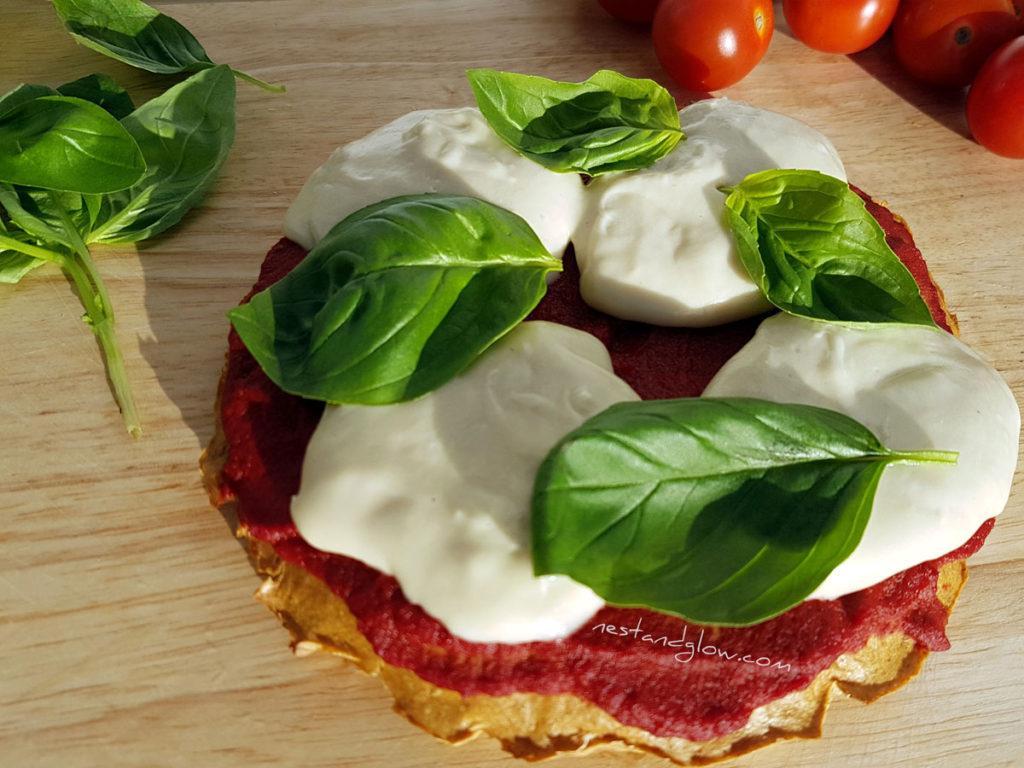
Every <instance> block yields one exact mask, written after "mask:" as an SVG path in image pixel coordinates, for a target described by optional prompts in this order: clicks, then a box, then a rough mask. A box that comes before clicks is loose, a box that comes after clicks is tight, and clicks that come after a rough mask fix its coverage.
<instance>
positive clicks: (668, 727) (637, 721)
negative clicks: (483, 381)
mask: <svg viewBox="0 0 1024 768" xmlns="http://www.w3.org/2000/svg"><path fill="white" fill-rule="evenodd" d="M868 204H869V208H870V210H871V211H872V213H873V214H874V215H875V217H876V218H877V219H878V220H879V221H880V223H881V224H882V226H883V228H884V229H885V230H886V233H887V235H888V237H889V243H890V246H891V247H892V248H893V250H895V251H896V253H897V254H898V255H899V256H900V258H901V259H902V260H903V261H904V263H905V264H906V265H907V266H908V268H909V269H910V271H911V272H912V273H913V274H914V276H915V277H916V278H917V280H918V282H919V283H920V284H921V286H922V291H923V293H924V296H925V299H926V301H927V302H928V304H929V306H931V308H932V312H933V313H934V314H935V316H936V317H937V318H938V319H939V321H940V323H941V324H942V325H943V326H945V327H947V330H948V325H947V324H946V321H945V319H944V315H943V312H942V308H941V298H940V295H939V293H938V291H937V289H936V288H935V287H934V285H933V284H932V282H931V280H930V278H929V276H928V272H927V268H926V266H925V263H924V261H923V260H922V258H921V254H920V252H919V251H918V250H917V248H916V247H915V246H914V245H913V242H912V240H911V237H910V233H909V232H908V231H907V229H906V227H905V226H904V225H903V224H902V223H901V222H900V221H899V220H897V219H895V218H894V217H893V216H892V214H891V213H889V211H888V210H887V209H885V208H882V207H879V206H876V205H874V204H873V203H871V202H870V201H869V203H868ZM304 255H305V251H304V250H303V249H302V248H300V247H299V246H297V245H296V244H294V243H293V242H291V241H289V240H287V239H283V240H281V241H280V242H279V243H277V244H276V245H275V246H274V247H273V248H272V249H271V251H270V253H269V254H268V255H267V259H266V261H265V262H264V265H263V269H262V271H261V274H260V278H259V281H258V282H257V284H256V286H255V287H254V288H253V291H254V292H255V291H258V290H262V289H263V288H264V287H266V286H268V285H270V284H271V283H273V282H275V281H276V280H278V279H280V278H281V277H282V276H283V275H285V274H286V273H287V272H288V271H289V270H290V269H291V268H292V267H293V266H294V265H295V264H297V263H298V262H299V261H300V260H301V259H302V257H303V256H304ZM577 280H578V272H577V270H576V265H575V260H574V257H573V256H572V253H571V251H570V253H568V254H567V255H566V263H565V272H564V274H563V275H562V276H561V277H560V278H559V280H558V281H556V282H555V283H554V284H553V285H552V286H551V289H550V290H549V292H548V295H547V296H546V297H545V299H544V300H543V302H542V303H541V305H540V306H538V308H537V309H536V310H535V312H534V313H533V315H532V316H531V317H532V318H536V319H545V320H554V321H557V322H562V323H565V324H567V325H571V326H574V327H577V328H582V329H583V330H587V331H590V332H591V333H593V334H594V335H596V336H597V337H598V338H600V339H601V341H603V342H604V343H605V344H606V345H607V346H608V348H609V350H610V352H611V354H612V358H613V362H614V365H615V368H616V371H617V372H618V374H619V375H620V376H622V377H623V378H625V379H626V380H627V381H628V382H629V383H630V384H631V385H632V386H633V387H634V389H636V390H637V391H638V392H639V393H640V394H641V396H643V397H645V398H662V397H680V396H694V395H697V394H699V393H700V392H701V391H702V390H703V388H704V386H705V385H706V384H707V382H708V381H709V380H710V378H711V376H712V375H713V374H714V373H715V372H716V371H717V370H718V368H719V367H720V366H721V365H722V364H723V363H724V362H725V360H726V359H728V358H729V357H730V356H731V355H732V354H733V353H734V352H735V351H736V350H738V349H739V348H740V347H741V346H742V345H743V344H744V343H745V342H746V341H747V340H748V339H749V338H750V337H751V335H752V334H753V332H754V329H755V328H756V327H757V324H758V322H759V321H760V319H759V318H755V319H751V320H748V321H743V322H738V323H732V324H729V325H725V326H721V327H717V328H707V329H696V330H694V329H668V328H657V327H653V326H648V325H644V324H641V323H631V322H625V321H621V320H617V319H615V318H611V317H609V316H607V315H604V314H602V313H600V312H596V311H595V310H593V309H590V308H589V307H587V306H586V305H585V304H583V302H582V301H581V300H580V298H579V291H578V288H577ZM229 345H230V346H229V354H228V364H227V370H226V374H225V380H224V384H223V389H222V412H221V417H222V421H223V424H224V429H225V432H226V435H227V439H228V442H229V445H230V458H229V460H228V463H227V465H226V466H225V468H224V472H223V476H222V482H223V487H222V495H223V496H224V498H236V499H237V500H238V516H239V521H240V522H241V523H242V524H244V525H245V526H247V528H248V530H249V532H250V535H252V536H254V537H255V538H257V539H261V540H263V541H266V542H269V543H270V544H272V545H273V546H274V548H275V550H276V552H277V554H278V556H279V557H281V558H282V559H283V560H285V561H287V562H289V563H292V564H294V565H296V566H299V567H301V568H303V569H305V570H306V571H308V572H310V573H312V574H313V575H315V576H316V577H317V578H319V579H321V580H322V581H324V582H325V583H326V584H327V585H328V586H329V587H330V589H331V590H332V591H333V592H334V593H335V594H336V595H338V596H339V597H340V598H342V599H343V600H344V601H345V602H346V603H347V604H348V606H349V608H350V609H351V611H352V613H353V614H354V615H355V616H356V618H357V620H358V623H359V629H360V631H361V632H362V633H363V634H364V635H365V636H366V637H367V638H368V640H369V641H370V643H371V644H372V645H373V647H374V648H375V649H376V651H377V653H378V654H379V655H380V656H381V657H382V658H383V659H384V660H385V661H387V662H388V663H389V664H392V665H395V666H399V667H404V668H407V669H410V670H412V671H414V672H415V673H416V674H417V675H419V676H420V677H422V678H423V679H425V680H427V681H429V682H431V683H433V684H435V685H438V686H441V687H444V688H449V689H453V690H455V691H458V692H460V693H462V694H463V695H467V696H471V695H474V694H489V695H503V694H509V693H514V692H534V693H540V694H557V693H572V694H575V695H577V696H579V697H580V698H583V699H586V700H589V701H591V702H593V703H594V704H596V705H597V706H599V707H601V708H602V709H604V710H605V711H607V712H609V713H610V714H611V715H613V716H614V717H615V718H617V719H618V720H619V721H620V722H622V723H624V724H627V725H633V726H637V727H640V728H643V729H645V730H647V731H649V732H651V733H653V734H657V735H660V736H678V737H683V738H687V739H691V740H706V739H710V738H714V737H716V736H721V735H723V734H726V733H728V732H730V731H733V730H735V729H737V728H739V727H741V726H743V725H744V724H745V723H746V721H747V719H748V717H749V715H750V713H751V711H752V710H754V709H755V708H756V707H758V706H760V705H762V704H765V703H767V702H770V701H772V700H774V699H777V698H779V697H781V696H784V695H786V694H787V693H790V692H792V691H794V690H797V689H801V688H803V687H805V686H807V685H808V684H809V683H810V682H811V680H813V679H814V677H815V676H816V675H817V674H818V673H819V672H820V671H822V670H823V669H826V668H828V667H829V666H831V664H832V663H833V662H834V661H835V659H836V658H837V657H838V656H840V655H841V654H843V653H847V652H852V651H856V650H859V649H860V648H861V647H863V645H864V644H865V643H866V642H867V640H868V638H869V637H870V636H872V635H885V634H890V633H893V632H903V633H905V634H907V635H909V636H910V637H912V638H913V639H914V640H915V641H916V642H917V643H918V644H919V645H920V646H922V647H924V648H927V649H929V650H933V651H937V650H944V649H946V648H948V647H949V641H948V640H947V639H946V635H945V625H946V619H947V614H946V611H945V609H944V608H943V606H942V605H941V604H940V603H939V601H938V599H937V598H936V596H935V589H936V578H937V574H938V570H939V567H940V566H941V565H942V564H943V563H945V562H948V561H951V560H957V559H962V558H964V557H967V556H968V555H970V554H972V553H973V552H975V551H976V550H977V549H978V548H980V547H981V545H982V543H983V542H984V539H985V536H986V535H987V534H988V532H989V530H990V529H991V526H992V521H988V522H987V523H986V524H985V525H983V526H982V528H981V529H980V530H979V531H978V533H977V534H975V536H974V537H973V538H972V539H971V540H970V541H968V542H967V543H966V544H964V545H963V546H962V547H961V548H960V549H958V550H956V551H955V552H951V553H950V554H948V555H946V556H945V557H943V558H940V559H938V560H935V561H931V562H927V563H923V564H921V565H918V566H915V567H913V568H910V569H909V570H906V571H903V572H902V573H899V574H897V575H895V576H893V577H892V578H890V579H887V580H886V581H884V582H882V583H881V584H878V585H876V586H874V587H871V588H870V589H866V590H863V591H861V592H857V593H855V594H851V595H847V596H846V597H843V598H841V599H839V600H832V601H822V600H811V601H807V602H805V603H803V604H802V605H800V606H797V607H796V608H794V609H792V610H790V611H788V612H786V613H785V614H783V615H781V616H778V617H776V618H774V619H771V620H769V621H766V622H763V623H761V624H758V625H756V626H752V627H742V628H717V629H716V628H712V627H702V626H699V625H696V624H691V623H689V622H686V621H684V620H682V619H679V618H676V617H672V616H667V615H664V614H659V613H655V612H653V611H648V610H641V609H632V608H631V609H623V608H613V607H606V608H604V609H602V610H601V611H600V612H599V613H598V614H597V615H595V616H594V617H593V619H591V620H590V621H588V622H587V623H586V624H585V625H584V626H582V627H581V628H580V629H579V630H578V631H577V632H576V633H575V634H573V635H572V636H570V637H567V638H564V639H562V640H559V641H552V642H535V643H523V644H499V643H473V642H468V641H466V640H463V639H461V638H458V637H455V636H453V635H451V634H450V633H449V632H448V631H447V630H446V629H445V627H444V626H443V625H442V624H441V623H439V622H438V621H436V620H435V619H433V618H432V617H431V616H429V615H428V614H427V613H425V612H424V611H423V610H422V609H421V608H420V607H419V606H417V605H413V604H411V603H410V602H409V601H407V600H406V599H405V597H404V596H403V594H402V590H401V588H400V586H399V585H398V583H397V582H396V581H395V579H393V578H391V577H390V576H387V575H385V574H382V573H380V572H378V571H376V570H374V569H372V568H370V567H368V566H366V565H364V564H362V563H361V562H359V561H357V560H353V559H351V558H348V557H344V556H341V555H334V554H328V553H325V552H321V551H319V550H316V549H314V548H313V547H311V546H309V545H308V544H306V542H305V541H303V540H302V539H301V538H300V537H299V535H298V533H297V532H296V530H295V527H294V525H293V524H292V521H291V516H290V513H289V504H290V499H291V496H292V495H293V494H294V493H295V492H297V490H298V487H299V479H300V473H301V467H302V458H303V455H304V453H305V448H306V444H307V442H308V440H309V438H310V435H311V434H312V432H313V429H314V427H315V426H316V423H317V421H318V420H319V417H320V413H321V411H322V407H323V406H322V404H320V403H316V402H312V401H307V400H303V399H301V398H298V397H294V396H292V395H288V394H285V393H284V392H282V391H281V390H280V389H278V388H277V387H276V386H275V385H274V384H273V383H271V382H270V381H269V379H267V377H266V376H265V375H264V374H263V371H262V370H261V369H260V368H259V366H258V365H257V364H256V363H255V361H254V360H253V358H252V357H251V356H250V355H249V353H248V351H247V350H246V349H245V347H244V346H243V345H242V343H241V341H240V340H239V338H238V336H237V334H235V333H234V332H233V331H232V332H231V335H230V342H229Z"/></svg>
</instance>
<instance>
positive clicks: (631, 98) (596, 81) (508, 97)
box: [467, 69, 685, 176]
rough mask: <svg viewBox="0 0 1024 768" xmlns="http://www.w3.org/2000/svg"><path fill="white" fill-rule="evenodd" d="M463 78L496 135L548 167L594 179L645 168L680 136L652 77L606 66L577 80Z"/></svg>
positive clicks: (668, 101) (670, 106) (481, 73)
mask: <svg viewBox="0 0 1024 768" xmlns="http://www.w3.org/2000/svg"><path fill="white" fill-rule="evenodd" d="M467 76H468V77H469V83H470V85H471V86H472V88H473V93H474V95H475V96H476V102H477V105H478V106H479V107H480V112H481V113H482V114H483V116H484V118H485V119H486V120H487V122H488V123H489V124H490V125H491V127H492V128H493V129H494V131H495V133H497V134H498V136H500V137H501V138H502V139H503V140H504V141H505V142H506V143H507V144H509V145H510V146H511V147H512V148H513V149H515V150H516V151H517V152H519V153H520V154H522V155H524V156H526V157H528V158H530V159H531V160H534V161H536V162H537V163H540V164H541V165H543V166H545V167H546V168H549V169H551V170H553V171H559V172H576V173H585V174H589V175H591V176H597V175H599V174H603V173H609V172H612V171H631V170H636V169H638V168H646V167H647V166H649V165H652V164H653V163H654V162H655V161H656V160H658V159H659V158H661V157H663V156H664V155H666V154H668V153H669V152H670V151H672V149H673V148H674V147H675V146H676V144H678V143H679V141H681V140H682V139H683V138H685V136H684V134H683V131H682V129H681V128H680V125H679V112H678V111H677V107H676V104H675V101H674V100H673V99H672V96H671V95H670V94H669V92H668V91H666V90H665V89H664V88H662V87H661V86H660V85H658V84H657V83H655V82H654V81H653V80H637V79H634V78H629V77H625V76H623V75H620V74H618V73H617V72H611V71H609V70H601V71H599V72H597V73H596V74H594V75H593V76H592V77H591V78H590V79H588V80H586V81H585V82H582V83H563V82H558V81H555V80H548V79H547V78H543V77H535V76H532V75H518V74H514V73H510V72H497V71H495V70H492V69H474V70H470V71H469V72H468V73H467Z"/></svg>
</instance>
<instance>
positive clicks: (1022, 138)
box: [967, 36, 1024, 158]
mask: <svg viewBox="0 0 1024 768" xmlns="http://www.w3.org/2000/svg"><path fill="white" fill-rule="evenodd" d="M967 125H968V127H969V128H970V129H971V133H972V134H974V138H975V139H976V140H977V141H978V143H979V144H981V145H982V146H983V147H985V149H988V150H990V151H992V152H995V153H996V154H997V155H1002V156H1003V157H1021V158H1024V36H1022V37H1018V38H1017V39H1015V40H1011V41H1010V42H1009V43H1006V45H1004V46H1003V47H1002V48H1000V49H999V50H998V51H996V52H995V53H994V54H992V56H990V57H989V59H988V60H987V61H986V62H985V64H984V65H983V66H982V67H981V69H980V70H979V71H978V75H977V77H975V78H974V83H973V84H972V85H971V90H970V92H969V93H968V94H967Z"/></svg>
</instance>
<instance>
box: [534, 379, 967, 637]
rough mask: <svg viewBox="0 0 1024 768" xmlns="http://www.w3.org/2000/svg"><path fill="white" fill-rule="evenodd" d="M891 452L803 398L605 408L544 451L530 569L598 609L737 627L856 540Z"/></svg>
mask: <svg viewBox="0 0 1024 768" xmlns="http://www.w3.org/2000/svg"><path fill="white" fill-rule="evenodd" d="M955 461H956V454H955V453H948V452H942V451H920V452H899V451H890V450H888V449H887V448H885V447H884V446H882V445H881V444H880V443H879V441H878V440H877V439H876V438H875V436H874V435H873V434H872V433H871V432H870V431H869V430H868V429H866V428H865V427H863V426H862V425H860V424H859V423H857V422H856V421H854V420H852V419H850V418H847V417H846V416H843V415H842V414H839V413H836V412H834V411H829V410H825V409H821V408H815V407H811V406H806V405H780V404H777V403H771V402H768V401H762V400H753V399H743V398H736V399H729V398H721V399H713V398H690V399H680V400H650V401H642V402H629V403H621V404H618V405H614V406H612V407H611V408H609V409H607V410H605V411H603V412H602V413H600V414H598V415H597V416H594V417H593V418H591V419H590V420H589V421H587V422H586V423H585V424H583V426H581V427H580V428H578V429H577V430H575V431H573V432H572V433H570V434H569V435H567V436H566V437H565V438H564V439H563V440H562V441H561V442H559V443H558V444H557V445H556V446H555V447H554V448H553V449H552V451H551V453H550V454H549V455H548V457H547V458H546V459H545V460H544V462H543V464H542V466H541V468H540V470H539V472H538V474H537V481H536V485H535V488H534V495H533V509H532V532H533V539H532V541H533V544H532V547H533V562H534V568H535V571H536V572H537V573H538V574H546V573H562V574H568V575H569V576H571V577H572V578H573V579H575V580H577V581H579V582H581V583H583V584H586V585H587V586H589V587H591V588H592V589H593V590H594V591H595V592H596V593H597V594H599V595H600V596H602V597H603V598H605V599H606V600H607V601H608V602H610V603H614V604H619V605H641V606H647V607H650V608H653V609H655V610H658V611H663V612H667V613H673V614H678V615H680V616H683V617H685V618H687V619H689V620H691V621H696V622H700V623H707V624H719V625H747V624H753V623H757V622H760V621H763V620H765V619H768V618H771V617H772V616H775V615H777V614H779V613H781V612H783V611H785V610H787V609H789V608H791V607H793V606H794V605H797V604H798V603H800V602H801V601H803V600H804V599H805V598H806V597H807V596H808V595H809V594H811V593H812V592H813V591H814V589H815V588H816V587H817V586H818V585H819V584H820V583H821V582H822V581H823V580H824V579H825V577H826V576H827V575H828V574H829V573H830V572H831V571H832V570H833V569H834V568H835V566H836V565H838V564H839V563H840V562H842V561H843V560H844V559H845V558H846V557H847V556H848V555H849V554H850V553H851V552H852V551H853V549H854V548H855V547H856V545H857V543H858V542H859V540H860V538H861V535H862V533H863V531H864V527H865V525H866V524H867V521H868V517H869V515H870V513H871V506H872V502H873V499H874V494H875V490H876V488H877V485H878V480H879V478H880V476H881V474H882V471H883V470H884V469H885V467H886V466H888V465H889V464H893V463H908V462H909V463H920V462H942V463H954V462H955Z"/></svg>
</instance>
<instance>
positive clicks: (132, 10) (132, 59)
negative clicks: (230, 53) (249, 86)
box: [53, 0, 213, 74]
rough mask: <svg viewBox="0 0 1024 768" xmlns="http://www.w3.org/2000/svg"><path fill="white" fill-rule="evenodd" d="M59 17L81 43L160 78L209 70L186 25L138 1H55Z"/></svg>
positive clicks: (199, 47) (210, 62) (203, 53)
mask: <svg viewBox="0 0 1024 768" xmlns="http://www.w3.org/2000/svg"><path fill="white" fill-rule="evenodd" d="M53 7H54V9H55V10H56V11H57V16H59V17H60V20H61V21H62V22H63V23H64V26H65V27H66V28H67V30H68V31H69V32H70V33H71V35H72V36H73V37H74V38H75V39H76V40H78V41H79V42H80V43H82V45H84V46H86V47H88V48H91V49H92V50H94V51H97V52H99V53H102V54H104V55H106V56H110V57H111V58H114V59H117V60H118V61H122V62H124V63H125V64H130V65H131V66H133V67H138V68H139V69H144V70H146V71H147V72H156V73H159V74H177V73H181V72H195V71H198V70H200V69H206V68H207V67H212V66H213V62H212V61H210V57H209V56H207V55H206V51H205V50H203V46H201V45H200V44H199V41H198V40H196V38H195V37H194V36H193V35H192V33H191V32H189V31H188V30H187V29H185V27H183V26H182V25H181V24H179V23H178V22H177V21H175V20H174V19H172V18H171V17H170V16H167V15H165V14H163V13H160V12H159V11H158V10H156V9H155V8H153V7H151V6H149V5H146V4H145V3H143V2H140V1H139V0H53Z"/></svg>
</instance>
